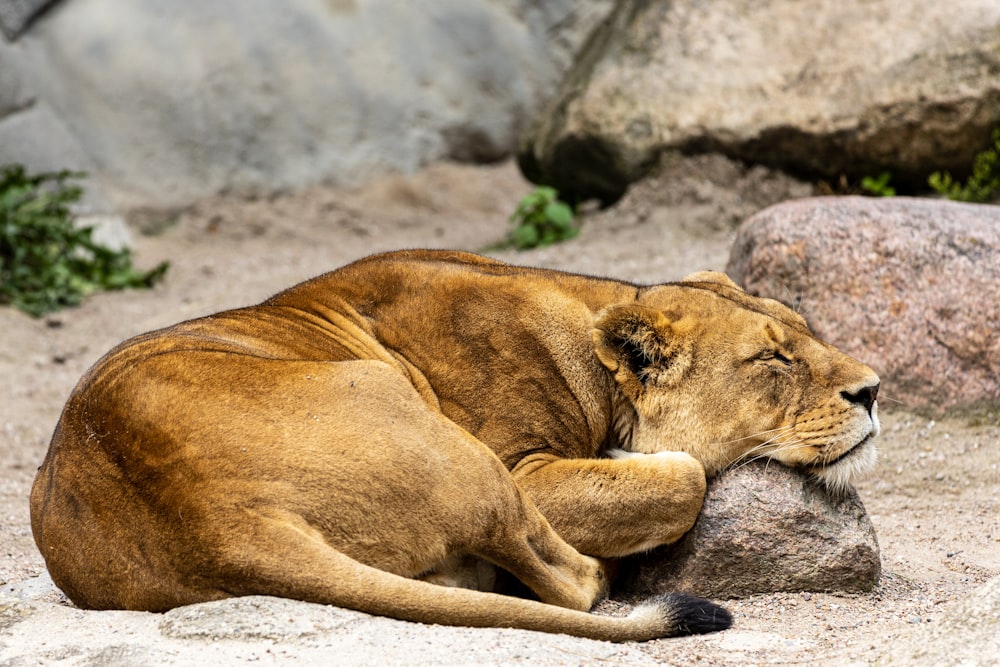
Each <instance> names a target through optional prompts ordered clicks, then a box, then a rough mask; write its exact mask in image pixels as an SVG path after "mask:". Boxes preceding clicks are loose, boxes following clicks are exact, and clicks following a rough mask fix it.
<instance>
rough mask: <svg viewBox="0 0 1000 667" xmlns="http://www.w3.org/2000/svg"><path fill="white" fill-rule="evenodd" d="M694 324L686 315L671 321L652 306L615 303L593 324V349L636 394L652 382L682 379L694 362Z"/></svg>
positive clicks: (659, 382) (617, 378) (632, 393)
mask: <svg viewBox="0 0 1000 667" xmlns="http://www.w3.org/2000/svg"><path fill="white" fill-rule="evenodd" d="M692 327H693V322H690V321H688V319H687V318H682V319H680V320H677V321H673V322H672V321H671V320H670V319H669V318H668V317H667V316H666V315H664V314H663V313H662V312H661V311H659V310H657V309H655V308H651V307H649V306H643V305H639V304H628V305H621V306H612V307H611V308H608V309H607V310H605V311H604V312H603V313H601V314H600V315H599V316H598V318H597V322H596V323H595V324H594V331H593V334H592V335H593V340H594V352H595V353H596V354H597V358H598V359H600V360H601V363H602V364H604V365H605V366H606V367H607V369H608V370H609V371H611V372H612V373H614V375H615V379H616V380H617V381H618V382H619V384H620V385H621V386H622V388H623V389H625V390H626V393H627V394H629V395H630V396H632V397H635V396H637V395H638V394H640V393H641V392H642V391H643V390H644V389H645V388H646V387H647V386H649V385H650V384H657V385H670V384H673V383H675V382H677V381H679V380H680V379H681V377H682V376H683V375H684V372H685V371H686V370H687V369H688V367H689V366H690V365H691V337H690V336H689V335H688V334H689V332H690V330H691V328H692Z"/></svg>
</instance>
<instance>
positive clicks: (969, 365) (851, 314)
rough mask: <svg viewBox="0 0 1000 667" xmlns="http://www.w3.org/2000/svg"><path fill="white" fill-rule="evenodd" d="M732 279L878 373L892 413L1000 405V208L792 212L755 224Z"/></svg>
mask: <svg viewBox="0 0 1000 667" xmlns="http://www.w3.org/2000/svg"><path fill="white" fill-rule="evenodd" d="M726 271H727V272H728V273H729V274H730V275H731V276H732V277H733V278H734V279H735V280H736V281H737V282H739V283H741V284H742V285H743V286H744V287H745V288H746V289H747V291H749V292H750V293H752V294H756V295H760V296H768V297H771V298H774V299H778V300H780V301H784V302H786V303H791V305H794V306H795V307H797V308H798V309H799V310H800V312H801V313H802V314H803V316H805V318H806V320H807V321H808V322H809V324H810V326H811V327H812V329H813V331H814V332H815V333H816V334H817V335H818V336H819V337H820V338H822V339H824V340H826V341H828V342H830V343H833V344H834V345H836V346H837V347H839V348H841V349H842V350H844V351H845V352H847V353H848V354H851V355H852V356H854V357H857V358H859V359H861V360H862V361H864V362H865V363H867V364H869V365H870V366H872V368H874V369H875V371H876V372H877V373H878V374H879V375H880V376H881V378H882V391H881V392H880V395H879V399H880V401H879V402H880V403H881V404H882V405H883V406H885V405H891V406H896V405H900V404H901V405H902V407H904V408H907V409H917V410H921V411H924V412H930V413H932V414H943V413H945V412H946V411H950V410H952V409H954V408H964V409H971V408H976V407H990V406H996V405H1000V328H998V323H1000V207H997V206H983V205H974V204H957V203H954V202H945V201H936V200H925V199H908V198H891V199H873V198H862V197H839V198H832V197H830V198H816V199H806V200H798V201H792V202H786V203H783V204H778V205H776V206H773V207H771V208H768V209H765V210H763V211H761V212H760V213H758V214H756V215H755V216H753V217H752V218H751V219H749V220H748V221H747V222H745V223H744V224H743V226H742V227H741V228H740V230H739V232H738V234H737V238H736V242H735V243H734V245H733V248H732V252H731V255H730V259H729V264H728V266H727V268H726Z"/></svg>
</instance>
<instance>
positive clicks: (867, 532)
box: [620, 461, 881, 600]
mask: <svg viewBox="0 0 1000 667" xmlns="http://www.w3.org/2000/svg"><path fill="white" fill-rule="evenodd" d="M626 562H627V563H628V565H627V566H626V568H625V574H624V575H623V577H622V581H621V582H620V588H621V592H622V594H624V595H625V596H626V597H629V598H634V599H638V600H641V599H644V598H648V597H650V596H652V595H656V594H659V593H667V592H670V591H683V592H686V593H692V594H695V595H701V596H705V597H715V598H736V597H748V596H750V595H755V594H758V593H774V592H778V591H791V592H797V591H845V592H855V593H860V592H865V591H870V590H871V589H872V588H874V586H875V584H876V583H877V582H878V578H879V573H880V572H881V561H880V559H879V548H878V540H877V538H876V536H875V529H874V528H873V527H872V524H871V521H870V520H869V519H868V514H867V513H866V512H865V508H864V506H863V505H862V504H861V501H860V499H859V498H858V495H857V493H856V492H855V491H854V490H853V489H851V490H849V491H848V492H846V493H845V494H844V495H842V496H834V495H831V494H830V493H829V492H828V491H827V490H826V489H825V488H823V487H821V486H819V485H817V484H816V483H815V482H813V481H811V480H810V479H809V478H808V476H807V475H806V474H804V473H801V472H798V471H794V470H791V469H789V468H786V467H784V466H782V465H780V464H777V463H770V462H766V461H756V462H753V463H749V464H746V465H742V466H738V467H736V468H734V469H732V470H728V471H726V472H723V473H722V474H721V475H719V476H718V477H716V478H715V479H712V480H710V481H709V486H708V493H707V494H706V496H705V505H704V508H703V509H702V512H701V515H700V516H699V517H698V522H697V523H696V524H695V525H694V528H692V529H691V531H690V532H688V533H687V535H685V536H684V537H683V539H681V541H680V542H678V543H677V544H674V545H671V546H670V547H666V548H663V549H659V550H657V551H654V552H651V553H650V554H646V555H642V556H637V557H634V558H631V559H628V560H627V561H626Z"/></svg>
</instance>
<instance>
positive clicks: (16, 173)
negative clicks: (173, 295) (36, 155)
mask: <svg viewBox="0 0 1000 667" xmlns="http://www.w3.org/2000/svg"><path fill="white" fill-rule="evenodd" d="M81 176H82V174H79V173H75V172H70V171H60V172H55V173H48V174H37V175H34V176H29V175H28V174H27V173H26V172H25V170H24V168H23V167H22V166H20V165H10V166H7V167H4V168H2V169H0V304H10V305H13V306H15V307H17V308H20V309H21V310H23V311H25V312H27V313H29V314H31V315H35V316H40V315H44V314H45V313H48V312H52V311H54V310H58V309H59V308H64V307H67V306H73V305H77V304H79V303H80V301H81V299H82V298H83V296H85V295H87V294H90V293H92V292H95V291H98V290H101V289H121V288H123V287H149V286H151V285H152V284H153V283H154V282H155V281H156V280H158V279H160V278H161V277H162V276H163V274H164V272H165V271H166V269H167V264H166V263H163V264H160V265H159V266H157V267H156V268H154V269H152V270H151V271H147V272H141V271H137V270H136V269H134V268H133V267H132V261H131V255H130V253H129V251H128V250H127V249H126V250H121V251H115V250H111V249H109V248H106V247H104V246H101V245H98V244H97V243H96V242H94V240H93V238H92V234H93V229H92V228H88V227H77V226H76V225H75V224H74V222H73V218H72V214H71V211H70V204H72V203H74V202H76V201H78V200H79V199H80V197H81V196H82V194H83V189H82V188H80V187H77V186H73V185H68V184H66V180H67V179H71V178H80V177H81Z"/></svg>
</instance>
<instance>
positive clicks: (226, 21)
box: [0, 0, 612, 210]
mask: <svg viewBox="0 0 1000 667" xmlns="http://www.w3.org/2000/svg"><path fill="white" fill-rule="evenodd" d="M611 2H612V0H587V1H586V2H574V1H573V0H546V1H540V0H441V1H439V2H434V3H427V4H421V5H419V6H418V5H414V4H412V3H405V2H396V1H395V0H372V1H370V2H355V1H353V0H336V1H334V0H331V1H329V2H315V1H314V0H288V1H287V2H280V3H275V2H270V1H269V0H216V1H215V2H202V1H199V0H175V1H173V2H169V3H164V2H162V0H72V2H62V3H59V4H57V5H56V6H55V7H53V8H52V9H51V10H50V11H48V12H47V14H46V16H45V19H44V20H42V21H38V22H37V23H36V24H35V25H34V26H33V27H32V29H31V30H30V31H29V32H28V33H26V34H24V35H23V36H22V37H21V39H20V40H19V42H18V44H17V46H18V47H19V49H18V57H17V58H16V59H11V60H10V63H11V66H12V67H16V71H14V72H12V73H11V74H10V76H11V77H14V76H15V75H16V77H17V79H18V80H19V81H26V82H30V84H31V86H32V88H33V91H32V93H33V96H34V99H35V102H34V104H35V106H37V107H38V109H40V111H39V112H38V113H35V114H28V112H27V111H25V113H20V114H15V115H14V116H8V117H7V119H6V120H4V121H2V122H0V164H4V163H7V162H12V161H27V160H29V159H30V158H32V157H33V156H34V160H33V161H32V162H33V166H35V165H36V166H37V168H39V169H46V170H48V169H62V168H72V169H82V170H85V171H88V172H90V174H91V182H92V184H93V186H94V187H97V188H99V189H101V190H102V191H103V192H105V193H106V198H107V201H108V203H109V206H111V207H112V208H117V209H119V210H121V209H128V208H132V207H160V208H163V207H173V206H182V205H186V204H189V203H190V202H191V201H193V200H194V199H197V198H199V197H203V196H206V195H209V194H215V193H219V192H222V191H229V192H233V191H235V192H274V191H279V190H282V189H287V188H298V187H304V186H306V185H311V184H316V183H322V182H338V183H343V184H352V183H361V182H363V181H365V180H367V179H369V178H371V177H374V176H377V175H383V174H386V173H388V172H394V171H401V172H408V171H412V170H414V169H415V168H417V167H419V166H421V165H423V164H425V163H427V162H430V161H433V160H439V159H445V158H455V159H463V160H477V161H482V160H486V161H488V160H496V159H498V158H501V157H503V156H506V155H509V154H511V153H512V152H513V150H514V149H515V147H516V143H517V138H518V136H519V135H520V134H521V133H522V132H523V131H524V129H525V128H526V126H527V124H528V121H529V119H530V118H532V117H533V116H534V114H535V113H536V112H537V110H538V109H539V108H540V107H541V105H542V104H543V103H544V102H545V101H546V100H547V98H548V97H549V96H550V95H551V94H552V92H553V91H554V90H555V88H556V85H557V83H558V81H559V79H560V77H561V75H562V73H563V72H564V71H565V70H566V69H568V67H569V66H570V64H571V62H572V60H573V58H574V56H575V54H576V52H577V50H578V49H579V48H580V45H581V44H582V43H583V41H584V40H585V39H586V37H587V36H588V35H589V34H590V32H591V31H592V30H593V28H594V27H595V26H596V25H597V24H598V23H599V22H600V21H601V20H602V19H603V17H604V16H605V14H606V13H607V11H608V10H609V8H610V6H611ZM0 59H3V53H2V52H0ZM2 64H3V65H4V66H6V65H7V64H8V62H7V60H6V59H3V60H2ZM2 71H3V68H0V72H2ZM7 76H8V75H7V74H3V77H7ZM4 80H6V79H4ZM6 96H7V93H0V106H2V102H3V100H4V98H5V97H6ZM7 107H8V108H13V107H16V105H12V103H8V104H7ZM26 115H31V118H30V119H28V118H25V119H21V122H20V123H19V124H18V126H17V127H14V126H13V125H9V126H8V127H3V126H4V125H7V124H8V123H13V121H14V119H15V118H18V117H19V116H26ZM29 120H30V122H29ZM39 156H41V157H39ZM38 163H41V164H38Z"/></svg>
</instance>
